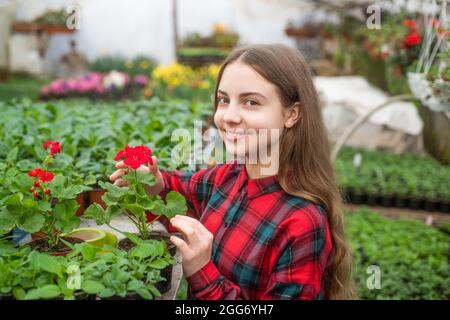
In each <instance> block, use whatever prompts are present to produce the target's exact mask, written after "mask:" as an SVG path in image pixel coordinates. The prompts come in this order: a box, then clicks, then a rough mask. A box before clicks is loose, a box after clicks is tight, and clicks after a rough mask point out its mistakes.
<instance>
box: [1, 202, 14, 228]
mask: <svg viewBox="0 0 450 320" xmlns="http://www.w3.org/2000/svg"><path fill="white" fill-rule="evenodd" d="M15 225H16V217H15V216H13V215H12V214H10V213H9V211H8V210H7V209H6V208H0V234H3V233H8V232H10V231H11V230H12V229H13V228H14V226H15Z"/></svg>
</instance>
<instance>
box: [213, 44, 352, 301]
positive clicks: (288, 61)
mask: <svg viewBox="0 0 450 320" xmlns="http://www.w3.org/2000/svg"><path fill="white" fill-rule="evenodd" d="M236 60H239V61H240V62H243V63H245V64H247V65H249V66H251V67H252V68H253V69H255V70H256V71H257V72H258V73H259V74H260V75H262V76H263V77H264V78H265V79H266V80H268V81H269V82H271V83H273V84H274V85H276V87H277V89H278V94H279V97H280V99H281V102H282V104H283V106H285V107H288V106H292V105H293V104H294V103H295V102H299V103H300V119H299V121H298V122H297V123H296V124H295V125H294V126H293V127H292V128H289V129H285V130H283V132H282V134H281V137H280V166H279V168H280V169H279V172H278V177H279V183H280V185H281V187H282V188H283V189H284V190H285V191H286V192H287V193H289V194H292V195H295V196H299V197H302V198H305V199H308V200H310V201H312V202H314V203H317V204H320V205H322V206H323V207H324V208H325V209H326V212H327V216H328V221H329V225H330V230H331V234H332V244H333V251H332V254H331V257H330V263H329V264H328V266H327V268H326V270H325V277H324V281H325V294H326V296H327V297H328V298H329V299H352V298H356V294H355V290H354V286H353V282H352V279H351V278H352V276H351V271H352V258H351V254H350V251H349V246H348V244H347V240H346V236H345V231H344V217H343V215H344V214H343V210H342V197H341V193H340V190H339V188H338V186H337V183H336V179H335V176H334V171H333V166H332V164H331V160H330V147H329V143H328V138H327V134H326V130H325V126H324V124H323V120H322V114H321V111H320V106H319V100H318V96H317V92H316V90H315V87H314V84H313V81H312V76H311V72H310V70H309V66H308V64H307V63H306V61H305V59H304V58H303V56H302V54H301V53H300V52H299V51H298V50H296V49H293V48H289V47H287V46H284V45H278V44H275V45H266V44H260V45H250V46H244V47H240V48H237V49H235V50H234V51H233V52H232V53H230V55H229V56H228V57H227V59H226V60H225V61H224V63H223V64H222V65H221V68H220V71H219V74H218V78H217V84H216V89H215V96H214V106H215V107H217V104H218V99H217V90H218V88H219V84H220V80H221V78H222V74H223V71H224V69H225V67H226V66H227V65H228V64H230V63H232V62H234V61H236Z"/></svg>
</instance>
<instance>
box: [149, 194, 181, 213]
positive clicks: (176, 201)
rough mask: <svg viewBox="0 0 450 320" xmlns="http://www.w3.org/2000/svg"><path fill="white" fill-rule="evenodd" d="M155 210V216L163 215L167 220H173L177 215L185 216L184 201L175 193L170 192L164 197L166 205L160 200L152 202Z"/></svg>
mask: <svg viewBox="0 0 450 320" xmlns="http://www.w3.org/2000/svg"><path fill="white" fill-rule="evenodd" d="M154 204H155V208H154V209H153V213H155V214H157V215H165V216H166V217H167V218H169V219H170V218H173V217H175V216H176V215H177V214H179V215H185V214H186V211H187V206H186V200H185V199H184V197H183V196H182V195H181V194H179V193H178V192H175V191H170V192H169V193H168V194H167V196H166V204H164V202H163V201H162V200H161V199H157V200H155V202H154Z"/></svg>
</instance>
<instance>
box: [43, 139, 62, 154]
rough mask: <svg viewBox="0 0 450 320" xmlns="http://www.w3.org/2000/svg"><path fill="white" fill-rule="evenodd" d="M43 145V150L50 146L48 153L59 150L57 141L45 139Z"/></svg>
mask: <svg viewBox="0 0 450 320" xmlns="http://www.w3.org/2000/svg"><path fill="white" fill-rule="evenodd" d="M43 147H44V149H45V150H47V149H48V147H50V154H57V153H60V152H61V143H60V142H59V141H52V140H47V141H45V142H44V145H43Z"/></svg>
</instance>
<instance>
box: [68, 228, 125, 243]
mask: <svg viewBox="0 0 450 320" xmlns="http://www.w3.org/2000/svg"><path fill="white" fill-rule="evenodd" d="M62 236H63V237H71V238H78V239H81V240H83V241H84V242H87V243H89V244H91V245H93V246H97V247H103V246H104V245H105V244H108V245H111V246H113V247H115V246H116V245H117V236H116V235H115V234H114V233H111V232H108V231H105V230H100V229H96V228H78V229H74V230H72V231H71V232H69V233H65V234H63V235H62Z"/></svg>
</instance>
